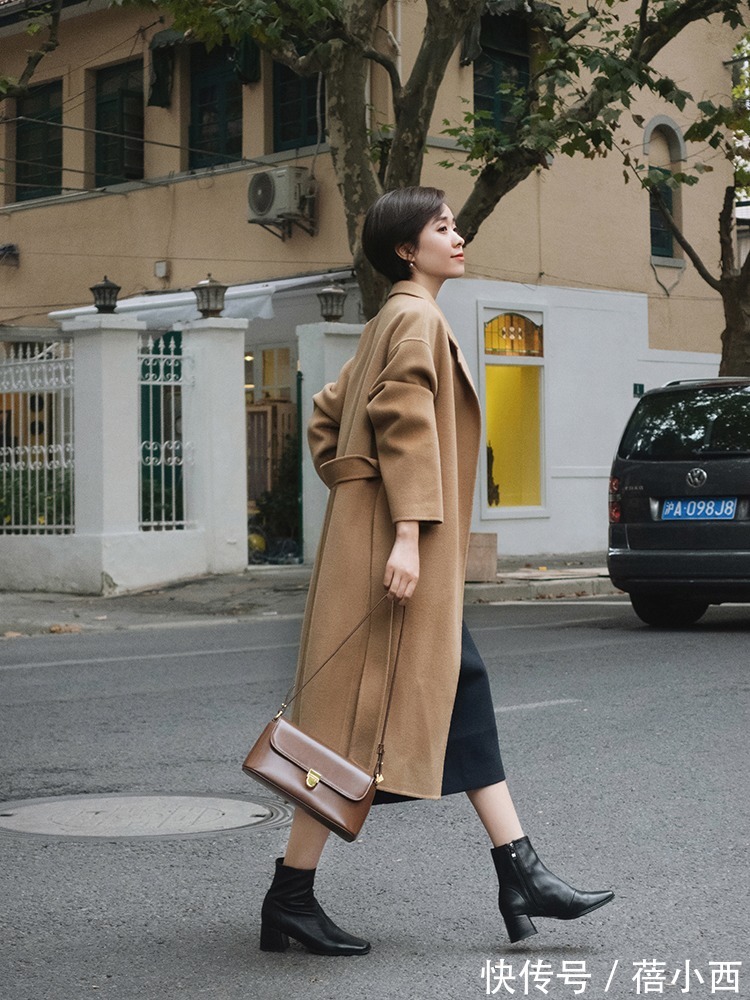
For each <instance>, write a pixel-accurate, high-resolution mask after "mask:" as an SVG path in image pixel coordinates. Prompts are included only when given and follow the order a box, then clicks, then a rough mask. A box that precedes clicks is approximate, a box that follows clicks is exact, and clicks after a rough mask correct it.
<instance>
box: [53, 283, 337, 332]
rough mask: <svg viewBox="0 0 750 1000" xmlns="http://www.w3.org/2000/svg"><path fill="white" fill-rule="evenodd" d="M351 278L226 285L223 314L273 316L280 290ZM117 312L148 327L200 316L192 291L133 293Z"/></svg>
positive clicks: (69, 312) (84, 312)
mask: <svg viewBox="0 0 750 1000" xmlns="http://www.w3.org/2000/svg"><path fill="white" fill-rule="evenodd" d="M350 277H351V271H333V272H332V271H328V272H327V273H326V274H308V275H304V276H302V277H298V278H282V279H280V280H279V281H263V282H257V283H255V284H251V285H250V284H248V285H230V287H229V288H228V289H227V294H226V297H225V300H224V302H225V305H224V311H223V313H222V315H223V316H225V317H227V319H250V320H252V319H273V317H274V311H273V296H274V295H277V294H279V293H280V292H285V291H291V290H294V289H299V288H304V287H306V286H312V287H314V286H317V285H326V284H330V282H331V281H344V280H346V279H347V278H350ZM95 314H96V308H95V307H94V306H93V305H91V306H79V307H77V308H75V309H61V310H58V311H57V312H51V313H50V314H49V318H50V319H51V320H53V322H55V323H62V322H63V320H70V319H76V318H77V317H79V316H93V315H95ZM117 314H118V315H120V316H122V315H125V314H128V315H131V314H135V318H136V319H138V320H141V321H143V322H144V323H146V326H147V329H149V330H169V329H171V328H172V327H173V326H174V325H175V324H176V323H190V322H192V321H194V320H197V319H200V318H201V315H200V313H199V312H198V309H197V307H196V303H195V294H194V293H193V292H192V291H184V290H183V291H179V292H159V293H156V294H154V295H134V296H131V297H130V298H127V299H121V300H120V301H118V303H117Z"/></svg>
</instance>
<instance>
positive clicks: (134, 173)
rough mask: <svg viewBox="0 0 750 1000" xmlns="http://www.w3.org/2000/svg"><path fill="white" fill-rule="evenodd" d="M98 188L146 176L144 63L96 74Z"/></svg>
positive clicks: (100, 71) (125, 65) (103, 70)
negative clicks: (144, 150)
mask: <svg viewBox="0 0 750 1000" xmlns="http://www.w3.org/2000/svg"><path fill="white" fill-rule="evenodd" d="M95 149H96V186H97V187H107V186H108V185H109V184H122V183H123V182H124V181H138V180H141V179H142V177H143V63H142V62H141V60H140V59H138V60H135V61H134V62H129V63H122V64H121V65H120V66H111V67H109V68H108V69H100V70H99V71H98V72H97V74H96V143H95Z"/></svg>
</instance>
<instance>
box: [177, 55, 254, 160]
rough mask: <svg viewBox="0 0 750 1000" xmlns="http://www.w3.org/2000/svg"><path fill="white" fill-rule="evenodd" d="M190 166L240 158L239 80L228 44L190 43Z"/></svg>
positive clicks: (240, 89)
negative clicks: (208, 47) (210, 47)
mask: <svg viewBox="0 0 750 1000" xmlns="http://www.w3.org/2000/svg"><path fill="white" fill-rule="evenodd" d="M189 146H190V153H189V157H188V163H189V166H190V169H191V170H194V169H197V168H199V167H215V166H219V165H220V164H222V163H232V162H234V161H235V160H241V159H242V84H241V83H240V80H239V77H238V76H237V72H236V69H235V62H234V52H233V50H232V49H231V47H230V46H228V45H221V46H217V47H216V48H213V49H211V51H210V52H208V51H206V49H205V48H204V46H203V45H191V46H190V138H189Z"/></svg>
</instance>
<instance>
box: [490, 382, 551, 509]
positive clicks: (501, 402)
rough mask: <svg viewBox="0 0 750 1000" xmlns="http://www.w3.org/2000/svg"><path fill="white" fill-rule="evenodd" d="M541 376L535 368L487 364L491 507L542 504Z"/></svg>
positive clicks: (534, 505)
mask: <svg viewBox="0 0 750 1000" xmlns="http://www.w3.org/2000/svg"><path fill="white" fill-rule="evenodd" d="M541 371H542V370H541V368H540V367H538V366H536V365H485V384H486V387H487V503H488V504H489V506H490V507H496V508H502V507H538V506H540V504H541V502H542V486H541V468H542V460H541V440H540V387H541Z"/></svg>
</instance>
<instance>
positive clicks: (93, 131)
mask: <svg viewBox="0 0 750 1000" xmlns="http://www.w3.org/2000/svg"><path fill="white" fill-rule="evenodd" d="M14 122H31V123H32V124H35V125H48V126H50V127H53V128H63V129H70V130H71V131H73V132H84V133H86V134H87V135H106V136H109V137H110V138H114V139H129V140H131V141H135V142H139V143H143V145H145V146H161V147H163V148H164V149H177V150H179V151H180V152H184V153H198V154H200V155H202V156H205V155H208V156H225V157H226V158H227V161H226V162H227V164H229V163H249V164H251V165H252V166H256V167H267V166H268V164H267V163H265V162H264V161H262V160H253V159H248V158H247V157H244V156H243V157H240V158H239V159H238V158H237V157H233V156H232V155H231V154H230V153H216V152H215V151H214V150H212V149H200V148H198V147H195V146H180V145H177V144H175V143H173V142H159V140H158V139H146V138H142V137H141V136H135V135H133V134H132V133H127V132H109V131H107V130H105V129H100V128H86V127H85V126H83V125H66V124H65V123H64V122H52V121H48V120H47V119H45V118H30V117H29V116H27V115H17V116H16V117H15V118H9V119H7V120H6V121H5V122H3V123H2V124H5V125H11V124H13V123H14ZM215 166H223V164H215Z"/></svg>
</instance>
